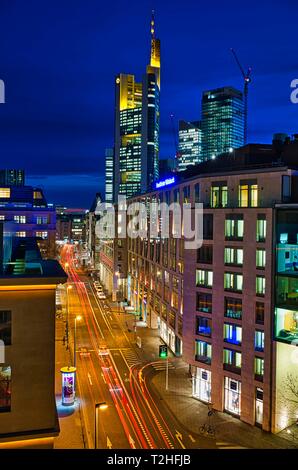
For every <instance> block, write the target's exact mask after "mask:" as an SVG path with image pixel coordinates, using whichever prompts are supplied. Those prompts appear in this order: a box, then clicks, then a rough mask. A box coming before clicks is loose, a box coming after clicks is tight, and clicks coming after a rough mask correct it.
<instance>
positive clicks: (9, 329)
mask: <svg viewBox="0 0 298 470" xmlns="http://www.w3.org/2000/svg"><path fill="white" fill-rule="evenodd" d="M12 225H13V224H12V223H8V224H7V223H6V222H4V223H3V222H2V223H0V233H1V236H0V238H1V239H2V240H3V238H4V239H6V243H5V244H4V246H3V244H2V248H1V251H2V257H1V269H0V271H1V274H0V292H1V294H0V295H1V307H0V340H1V341H4V344H5V349H4V361H1V363H0V449H4V448H6V449H16V448H27V449H30V448H33V449H37V448H53V441H54V437H55V436H57V435H58V434H59V422H58V417H57V410H56V403H55V291H56V286H57V285H58V284H61V283H65V282H66V279H67V276H66V274H65V272H64V271H63V270H62V268H61V267H60V265H59V263H58V262H57V261H54V260H43V259H42V257H41V255H40V252H39V250H38V246H37V244H36V240H35V239H34V238H19V237H16V236H15V233H14V230H13V228H12V227H11V226H12ZM3 235H4V237H3ZM8 241H9V242H8ZM3 253H4V255H3Z"/></svg>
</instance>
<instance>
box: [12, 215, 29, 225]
mask: <svg viewBox="0 0 298 470" xmlns="http://www.w3.org/2000/svg"><path fill="white" fill-rule="evenodd" d="M13 220H14V221H15V222H16V223H17V224H25V223H26V216H25V215H15V216H14V217H13Z"/></svg>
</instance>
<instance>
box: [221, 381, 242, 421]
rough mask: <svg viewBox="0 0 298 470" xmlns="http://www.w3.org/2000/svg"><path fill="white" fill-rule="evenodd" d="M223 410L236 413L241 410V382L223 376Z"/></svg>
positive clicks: (238, 413)
mask: <svg viewBox="0 0 298 470" xmlns="http://www.w3.org/2000/svg"><path fill="white" fill-rule="evenodd" d="M225 410H226V411H229V412H230V413H234V414H236V415H240V411H241V382H240V381H238V380H234V379H231V378H230V377H225Z"/></svg>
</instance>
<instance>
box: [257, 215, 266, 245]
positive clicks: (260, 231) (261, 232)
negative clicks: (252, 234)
mask: <svg viewBox="0 0 298 470" xmlns="http://www.w3.org/2000/svg"><path fill="white" fill-rule="evenodd" d="M266 226H267V224H266V217H265V216H261V215H260V216H258V220H257V242H264V241H265V240H266Z"/></svg>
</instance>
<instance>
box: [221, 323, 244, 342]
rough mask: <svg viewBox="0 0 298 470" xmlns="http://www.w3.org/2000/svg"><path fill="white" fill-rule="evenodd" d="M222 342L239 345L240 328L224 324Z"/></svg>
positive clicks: (240, 337)
mask: <svg viewBox="0 0 298 470" xmlns="http://www.w3.org/2000/svg"><path fill="white" fill-rule="evenodd" d="M224 341H226V342H227V343H232V344H241V341H242V327H241V326H238V325H233V324H230V323H225V324H224Z"/></svg>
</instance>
